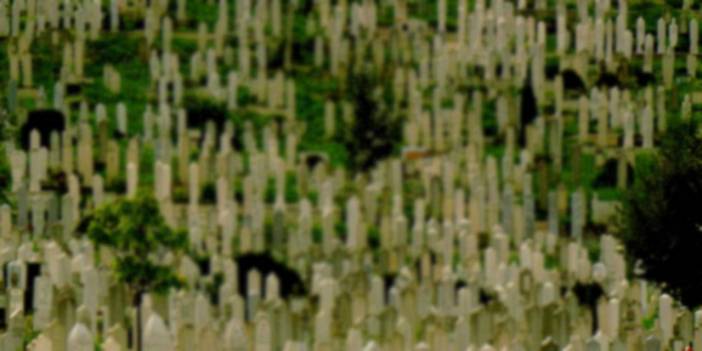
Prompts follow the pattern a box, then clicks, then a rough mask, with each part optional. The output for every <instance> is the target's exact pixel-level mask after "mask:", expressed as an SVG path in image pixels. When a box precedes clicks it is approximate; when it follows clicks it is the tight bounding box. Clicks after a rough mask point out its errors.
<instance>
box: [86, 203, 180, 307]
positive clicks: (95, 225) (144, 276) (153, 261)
mask: <svg viewBox="0 0 702 351" xmlns="http://www.w3.org/2000/svg"><path fill="white" fill-rule="evenodd" d="M87 234H88V237H89V238H90V239H91V240H92V241H93V242H94V243H95V245H96V246H105V247H108V248H110V249H111V250H112V253H113V254H114V256H115V272H116V273H117V277H118V278H119V279H120V280H121V281H122V282H124V283H126V284H127V285H129V286H130V288H132V292H133V293H134V294H135V296H134V298H139V295H141V294H142V293H144V292H147V291H154V292H164V291H166V290H167V289H168V288H170V287H173V286H177V285H180V280H179V279H178V277H177V276H176V274H175V272H174V271H173V268H172V266H170V265H167V264H166V263H164V262H162V260H161V259H160V257H163V255H164V254H166V253H167V252H171V253H173V254H179V253H182V252H184V251H185V249H186V248H187V237H186V235H185V233H183V232H180V231H174V230H172V229H171V228H170V227H168V225H167V224H166V223H165V221H164V219H163V217H162V216H161V213H160V210H159V207H158V203H157V202H156V200H155V199H154V198H153V197H152V196H149V195H146V194H139V195H137V196H136V197H135V198H134V199H127V198H121V199H119V200H117V201H115V202H113V203H109V204H106V205H104V206H102V207H100V208H99V209H97V211H95V213H94V215H93V217H92V218H91V220H90V222H89V224H88V229H87Z"/></svg>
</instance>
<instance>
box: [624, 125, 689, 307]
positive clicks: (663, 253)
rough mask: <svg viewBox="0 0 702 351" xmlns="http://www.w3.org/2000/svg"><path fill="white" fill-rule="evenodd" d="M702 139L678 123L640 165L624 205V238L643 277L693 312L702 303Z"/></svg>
mask: <svg viewBox="0 0 702 351" xmlns="http://www.w3.org/2000/svg"><path fill="white" fill-rule="evenodd" d="M700 203H702V136H701V135H700V133H699V124H698V123H696V122H692V121H685V122H678V123H674V124H673V125H672V126H671V127H670V128H669V130H668V132H667V133H666V135H665V136H664V137H663V138H662V140H661V145H660V150H659V151H658V152H657V153H655V154H651V155H650V156H648V157H645V158H642V159H640V160H639V162H637V171H636V179H635V181H634V185H633V186H632V187H631V188H630V189H629V191H628V192H627V194H626V197H625V200H624V206H623V211H622V223H621V224H622V226H621V230H620V236H621V238H622V242H623V243H624V245H625V247H626V250H627V251H628V253H629V256H630V259H631V260H632V261H638V262H639V263H640V264H641V268H643V272H644V273H643V277H644V278H646V279H648V280H651V281H655V282H658V283H661V284H662V286H663V289H664V290H666V291H667V292H668V293H669V294H671V295H673V296H674V297H676V298H677V299H679V300H680V301H681V302H682V303H683V304H685V305H687V306H689V307H693V306H699V305H700V304H702V271H700V270H699V269H697V267H699V266H700V265H702V255H700V253H701V252H702V212H700V207H699V204H700Z"/></svg>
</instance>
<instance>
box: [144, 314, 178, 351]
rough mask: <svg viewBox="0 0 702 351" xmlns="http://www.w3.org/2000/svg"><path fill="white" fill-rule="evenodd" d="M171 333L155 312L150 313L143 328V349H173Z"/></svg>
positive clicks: (154, 350) (158, 350) (157, 350)
mask: <svg viewBox="0 0 702 351" xmlns="http://www.w3.org/2000/svg"><path fill="white" fill-rule="evenodd" d="M171 339H172V338H171V333H170V332H169V331H168V328H166V324H165V323H164V322H163V319H161V316H159V315H158V314H157V313H152V314H151V316H149V319H148V320H147V321H146V327H145V328H144V349H145V350H152V351H161V350H163V351H167V350H172V349H173V342H172V340H171Z"/></svg>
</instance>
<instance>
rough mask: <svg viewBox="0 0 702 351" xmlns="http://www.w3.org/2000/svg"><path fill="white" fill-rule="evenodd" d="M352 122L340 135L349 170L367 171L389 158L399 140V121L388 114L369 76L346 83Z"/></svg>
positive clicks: (376, 87)
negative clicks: (351, 110)
mask: <svg viewBox="0 0 702 351" xmlns="http://www.w3.org/2000/svg"><path fill="white" fill-rule="evenodd" d="M349 88H350V92H349V93H350V96H351V99H352V102H353V106H354V117H355V120H354V121H353V122H352V125H351V126H349V127H348V128H345V129H346V131H347V132H346V133H343V134H342V135H341V138H342V143H343V144H344V145H345V146H346V149H347V150H348V152H349V155H350V157H349V160H348V163H349V164H348V166H349V168H350V169H351V170H353V171H356V172H358V171H368V170H370V169H371V168H373V167H374V166H375V165H376V163H378V162H379V161H381V160H382V159H385V158H387V157H389V156H391V155H393V154H394V153H395V152H396V151H397V148H398V147H399V144H400V142H401V141H402V120H401V119H400V118H399V116H396V115H393V114H391V112H390V111H389V108H388V106H387V105H388V104H387V103H386V101H384V99H383V98H382V97H381V96H380V95H381V93H382V89H381V88H380V85H379V83H378V82H377V81H376V80H375V79H374V78H372V77H371V76H369V75H358V76H355V77H353V78H352V79H351V80H350V82H349Z"/></svg>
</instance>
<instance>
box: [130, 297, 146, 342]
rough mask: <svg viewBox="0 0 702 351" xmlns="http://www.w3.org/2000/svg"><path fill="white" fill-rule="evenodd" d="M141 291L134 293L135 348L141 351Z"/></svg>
mask: <svg viewBox="0 0 702 351" xmlns="http://www.w3.org/2000/svg"><path fill="white" fill-rule="evenodd" d="M142 295H143V292H142V291H137V292H136V294H135V295H134V300H133V303H134V307H135V308H136V350H137V351H142V350H143V349H144V347H143V345H142V332H141V327H142V325H141V302H142V299H141V297H142Z"/></svg>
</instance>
